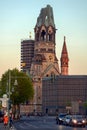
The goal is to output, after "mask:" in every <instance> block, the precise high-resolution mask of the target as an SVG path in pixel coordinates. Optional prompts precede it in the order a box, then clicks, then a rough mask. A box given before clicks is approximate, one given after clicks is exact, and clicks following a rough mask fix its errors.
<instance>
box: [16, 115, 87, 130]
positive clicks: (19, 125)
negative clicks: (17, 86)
mask: <svg viewBox="0 0 87 130" xmlns="http://www.w3.org/2000/svg"><path fill="white" fill-rule="evenodd" d="M14 125H15V127H16V129H17V130H87V127H85V128H79V127H77V128H76V127H69V126H63V125H57V124H56V120H55V117H23V118H21V120H20V121H17V122H15V123H14Z"/></svg>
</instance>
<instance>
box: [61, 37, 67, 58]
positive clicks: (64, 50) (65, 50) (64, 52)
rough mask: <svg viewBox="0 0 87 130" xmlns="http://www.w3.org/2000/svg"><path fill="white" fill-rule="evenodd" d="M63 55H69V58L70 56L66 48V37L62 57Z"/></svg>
mask: <svg viewBox="0 0 87 130" xmlns="http://www.w3.org/2000/svg"><path fill="white" fill-rule="evenodd" d="M63 54H67V56H68V52H67V47H66V37H65V36H64V43H63V48H62V55H63Z"/></svg>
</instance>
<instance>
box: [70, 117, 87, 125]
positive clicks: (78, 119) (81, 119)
mask: <svg viewBox="0 0 87 130" xmlns="http://www.w3.org/2000/svg"><path fill="white" fill-rule="evenodd" d="M69 124H70V126H81V127H85V126H86V119H85V118H84V117H83V116H82V115H72V117H71V119H70V123H69Z"/></svg>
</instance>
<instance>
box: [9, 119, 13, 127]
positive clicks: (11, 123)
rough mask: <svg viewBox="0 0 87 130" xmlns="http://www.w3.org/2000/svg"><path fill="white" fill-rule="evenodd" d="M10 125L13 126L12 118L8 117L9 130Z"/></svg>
mask: <svg viewBox="0 0 87 130" xmlns="http://www.w3.org/2000/svg"><path fill="white" fill-rule="evenodd" d="M12 125H13V120H12V116H10V118H9V126H10V128H12Z"/></svg>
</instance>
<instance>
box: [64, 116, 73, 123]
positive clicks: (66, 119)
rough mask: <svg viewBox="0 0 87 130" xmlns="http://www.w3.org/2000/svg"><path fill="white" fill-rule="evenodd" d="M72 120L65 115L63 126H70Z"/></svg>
mask: <svg viewBox="0 0 87 130" xmlns="http://www.w3.org/2000/svg"><path fill="white" fill-rule="evenodd" d="M71 118H72V115H66V116H65V117H64V119H63V124H64V125H69V124H70V120H71Z"/></svg>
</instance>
